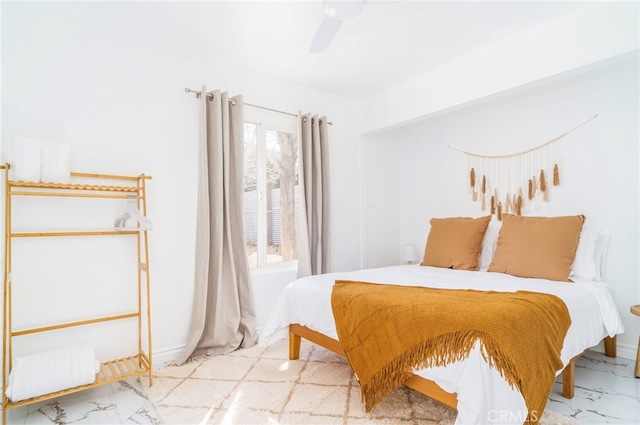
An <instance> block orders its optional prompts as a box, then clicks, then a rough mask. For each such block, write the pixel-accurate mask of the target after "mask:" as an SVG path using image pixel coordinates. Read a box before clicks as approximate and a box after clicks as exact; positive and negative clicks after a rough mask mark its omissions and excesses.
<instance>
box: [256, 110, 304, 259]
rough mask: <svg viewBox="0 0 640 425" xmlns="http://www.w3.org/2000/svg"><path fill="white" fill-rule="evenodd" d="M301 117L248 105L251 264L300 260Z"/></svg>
mask: <svg viewBox="0 0 640 425" xmlns="http://www.w3.org/2000/svg"><path fill="white" fill-rule="evenodd" d="M296 124H297V119H296V117H293V116H286V115H283V114H278V113H273V112H267V111H262V110H260V111H257V110H255V111H254V108H247V110H246V112H245V125H244V227H245V239H246V243H247V252H248V256H249V266H250V267H267V266H270V265H274V264H282V263H285V262H291V261H297V260H298V243H297V227H298V204H299V202H298V199H299V196H298V194H299V190H298V136H297V130H296Z"/></svg>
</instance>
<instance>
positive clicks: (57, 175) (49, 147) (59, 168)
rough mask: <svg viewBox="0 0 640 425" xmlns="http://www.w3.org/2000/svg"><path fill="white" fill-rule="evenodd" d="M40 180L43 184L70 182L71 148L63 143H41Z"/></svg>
mask: <svg viewBox="0 0 640 425" xmlns="http://www.w3.org/2000/svg"><path fill="white" fill-rule="evenodd" d="M41 148H42V150H41V152H42V165H41V168H40V170H41V176H40V180H41V181H42V182H43V183H69V181H70V180H71V147H70V146H69V145H68V144H65V143H58V142H48V141H42V144H41Z"/></svg>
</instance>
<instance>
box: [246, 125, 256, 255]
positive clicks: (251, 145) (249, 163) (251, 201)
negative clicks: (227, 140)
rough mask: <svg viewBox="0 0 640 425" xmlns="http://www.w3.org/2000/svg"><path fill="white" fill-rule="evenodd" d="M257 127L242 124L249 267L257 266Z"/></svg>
mask: <svg viewBox="0 0 640 425" xmlns="http://www.w3.org/2000/svg"><path fill="white" fill-rule="evenodd" d="M257 127H258V126H257V125H255V124H250V123H245V124H244V232H245V240H246V241H247V253H248V255H249V267H256V266H257V265H258V250H257V247H258V245H257V243H258V190H257V189H258V186H257V184H258V149H257V148H258V134H257Z"/></svg>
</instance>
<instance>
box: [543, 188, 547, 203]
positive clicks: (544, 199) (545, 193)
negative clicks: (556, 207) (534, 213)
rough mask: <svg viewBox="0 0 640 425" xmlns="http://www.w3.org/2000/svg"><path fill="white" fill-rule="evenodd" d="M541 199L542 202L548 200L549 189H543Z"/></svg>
mask: <svg viewBox="0 0 640 425" xmlns="http://www.w3.org/2000/svg"><path fill="white" fill-rule="evenodd" d="M542 200H543V201H544V202H549V191H548V190H547V191H545V192H544V194H543V195H542Z"/></svg>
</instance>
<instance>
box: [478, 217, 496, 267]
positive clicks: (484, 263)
mask: <svg viewBox="0 0 640 425" xmlns="http://www.w3.org/2000/svg"><path fill="white" fill-rule="evenodd" d="M500 228H501V224H498V223H493V222H491V223H489V226H488V227H487V231H486V232H485V234H484V240H483V241H482V251H480V258H479V259H478V270H479V271H481V272H486V271H487V269H488V268H489V265H490V264H491V261H493V254H494V253H495V252H496V243H497V242H498V235H499V234H500Z"/></svg>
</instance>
